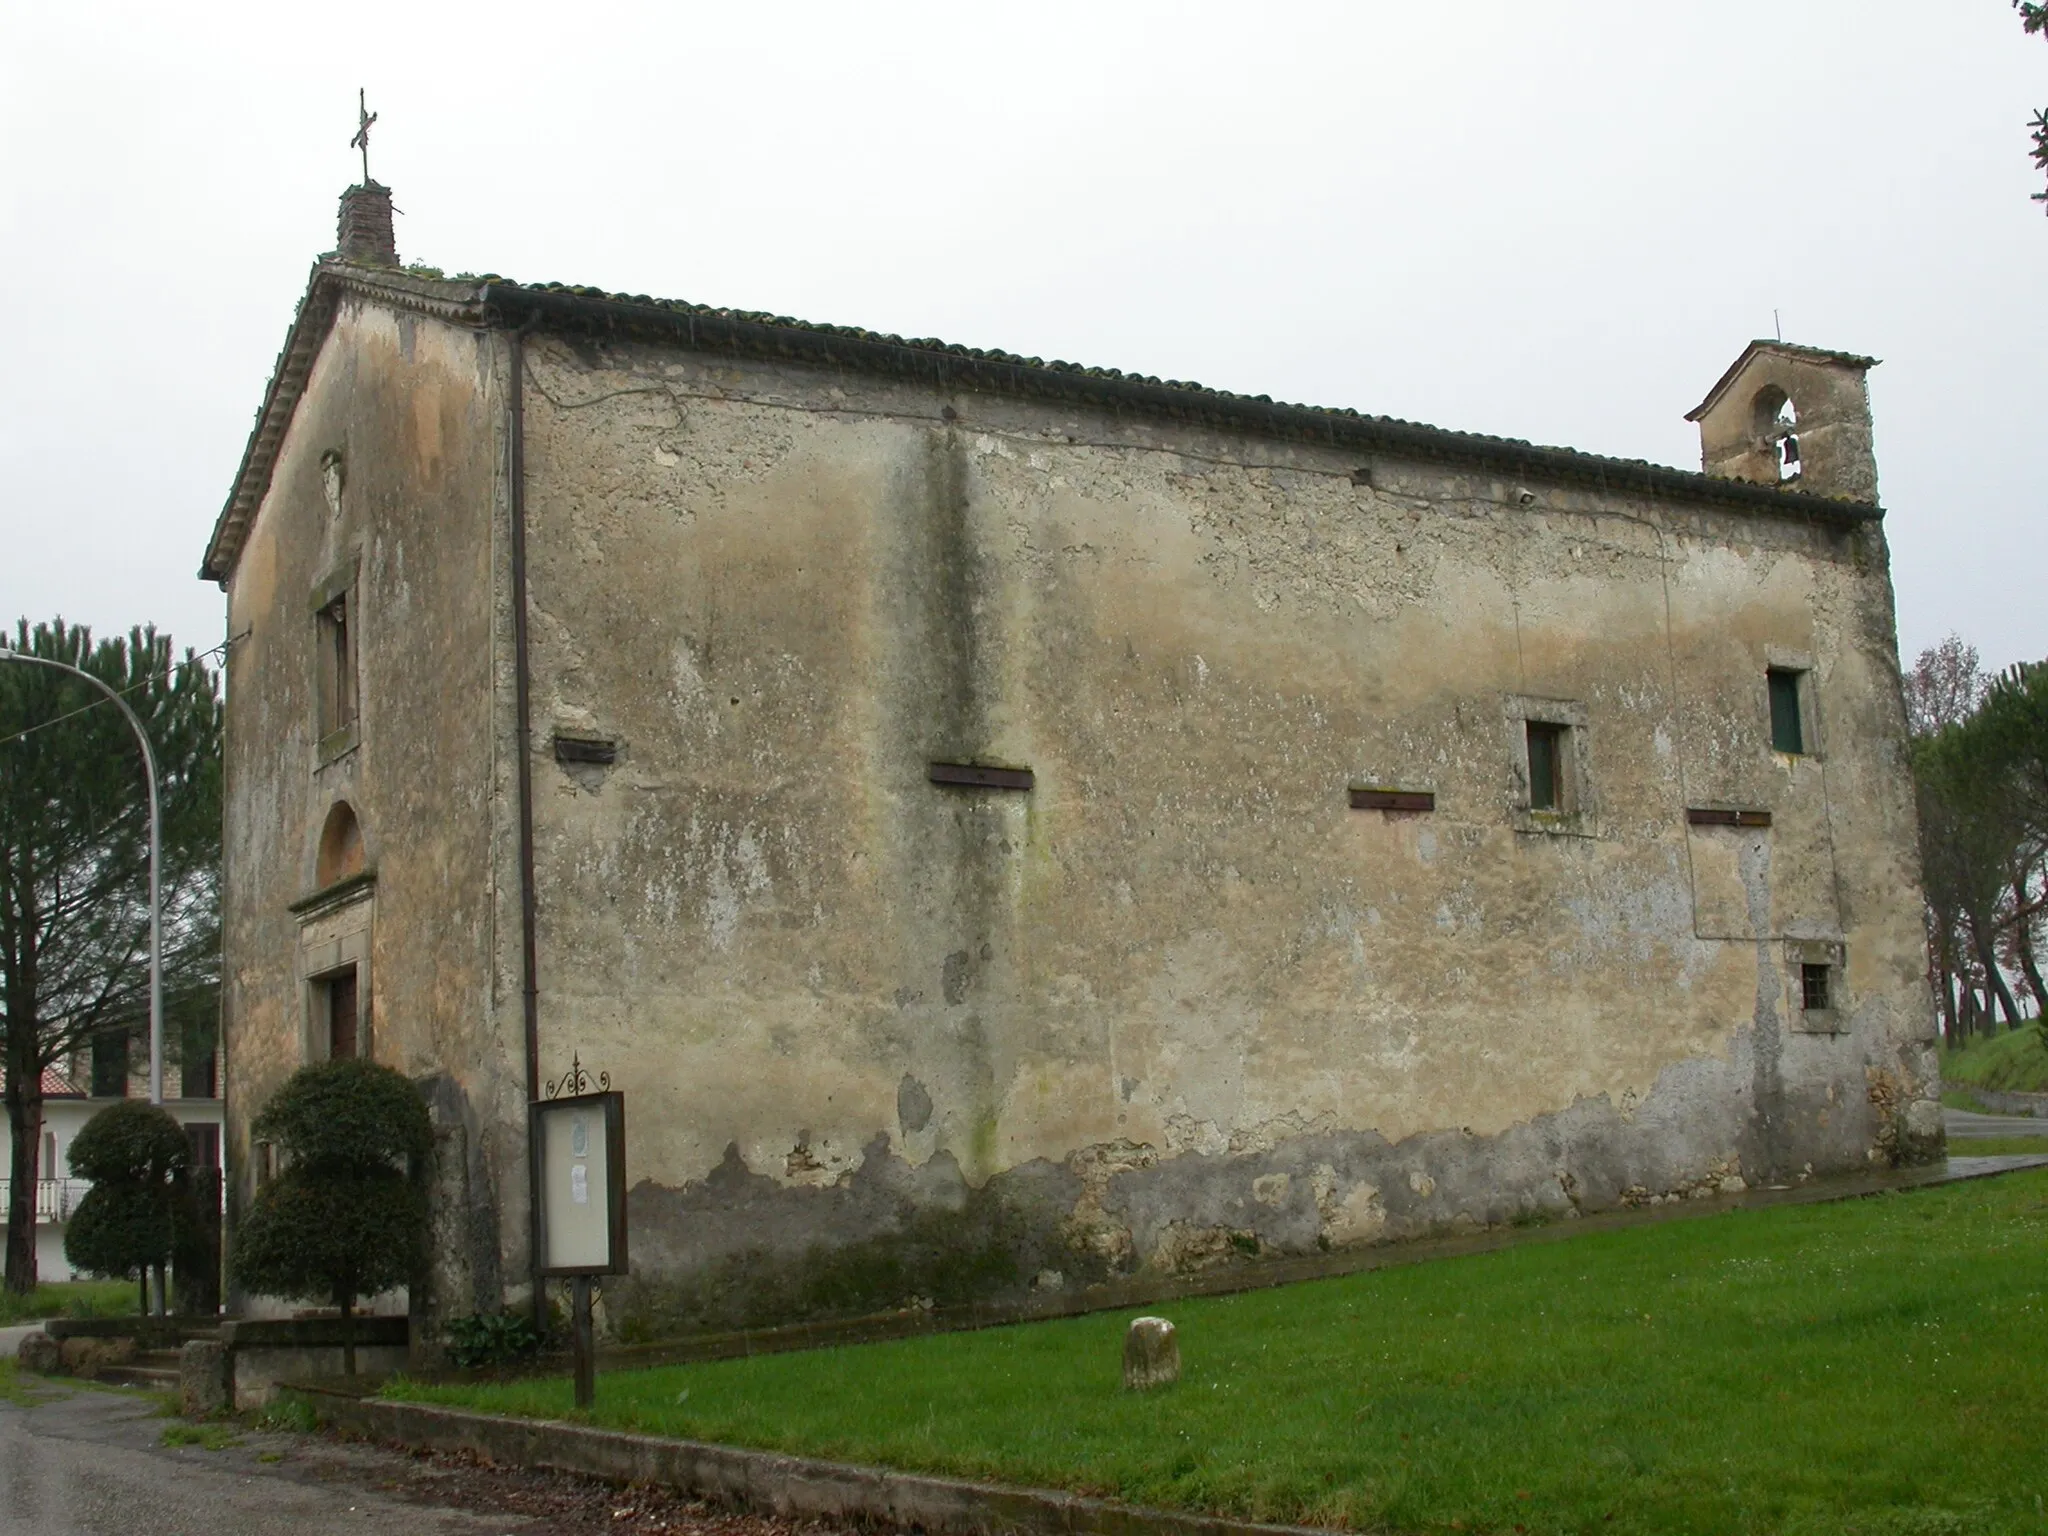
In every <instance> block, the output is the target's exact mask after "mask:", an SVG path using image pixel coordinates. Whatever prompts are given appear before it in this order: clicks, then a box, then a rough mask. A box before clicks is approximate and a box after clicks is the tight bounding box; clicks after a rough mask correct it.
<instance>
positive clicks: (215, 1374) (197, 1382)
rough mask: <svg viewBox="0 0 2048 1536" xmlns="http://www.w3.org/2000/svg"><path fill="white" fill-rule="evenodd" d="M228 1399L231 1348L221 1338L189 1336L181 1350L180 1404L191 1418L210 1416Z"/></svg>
mask: <svg viewBox="0 0 2048 1536" xmlns="http://www.w3.org/2000/svg"><path fill="white" fill-rule="evenodd" d="M232 1406H233V1405H232V1404H231V1403H230V1402H229V1401H228V1349H227V1346H226V1345H225V1344H223V1343H221V1342H220V1340H218V1339H188V1340H187V1341H186V1343H185V1347H184V1348H183V1349H181V1350H179V1351H178V1407H179V1409H180V1411H182V1412H183V1413H184V1415H185V1417H186V1418H188V1419H205V1418H211V1417H212V1416H213V1415H214V1414H216V1413H224V1412H225V1411H227V1409H228V1408H230V1407H232Z"/></svg>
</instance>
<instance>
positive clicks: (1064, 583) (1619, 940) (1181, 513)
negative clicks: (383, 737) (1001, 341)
mask: <svg viewBox="0 0 2048 1536" xmlns="http://www.w3.org/2000/svg"><path fill="white" fill-rule="evenodd" d="M532 356H533V364H532V369H531V382H530V384H529V388H528V394H527V409H528V431H529V440H530V448H529V479H528V497H529V506H530V509H531V510H530V518H531V529H532V534H531V538H532V620H533V635H534V644H533V663H534V676H535V684H534V687H535V692H534V700H535V706H534V707H535V729H536V739H537V744H538V749H539V750H538V752H537V763H536V775H537V777H536V798H537V813H536V820H537V839H538V866H539V879H540V893H541V933H540V961H541V978H542V1052H543V1065H544V1067H545V1069H546V1070H547V1071H549V1072H550V1073H558V1072H560V1071H561V1070H563V1069H564V1068H566V1067H567V1065H568V1063H569V1059H570V1056H571V1054H572V1052H573V1053H580V1055H581V1057H582V1060H583V1062H584V1063H585V1065H586V1066H589V1067H591V1068H593V1069H596V1068H602V1069H604V1070H608V1071H609V1072H610V1073H611V1075H612V1078H613V1081H614V1082H615V1083H616V1084H619V1085H621V1086H623V1087H625V1089H626V1090H627V1093H628V1125H629V1128H630V1135H629V1159H630V1163H631V1171H632V1177H633V1179H634V1181H635V1187H634V1190H633V1195H632V1217H633V1224H634V1225H633V1246H634V1254H635V1261H636V1276H637V1288H629V1294H628V1295H627V1296H626V1297H623V1298H621V1306H622V1307H623V1309H624V1312H625V1314H626V1315H627V1317H628V1318H629V1320H637V1322H638V1323H639V1325H640V1326H644V1327H648V1328H658V1327H664V1326H672V1325H674V1324H676V1323H679V1322H687V1321H692V1320H709V1319H720V1318H732V1317H738V1316H753V1317H770V1316H783V1315H788V1314H790V1313H792V1312H797V1311H804V1310H817V1309H827V1308H833V1307H848V1306H856V1305H868V1304H874V1303H877V1302H881V1303H891V1304H893V1303H895V1302H898V1301H901V1300H902V1299H904V1298H905V1297H906V1296H910V1295H927V1296H934V1297H936V1298H937V1299H940V1300H951V1299H957V1298H960V1297H964V1296H966V1295H970V1294H982V1293H987V1292H990V1291H995V1290H1002V1289H1016V1288H1021V1287H1022V1286H1025V1285H1028V1284H1032V1283H1034V1282H1035V1283H1039V1284H1053V1283H1070V1282H1072V1281H1075V1280H1077V1279H1082V1278H1086V1277H1088V1276H1091V1275H1095V1274H1101V1273H1107V1272H1112V1271H1124V1270H1129V1269H1133V1268H1136V1267H1140V1266H1145V1265H1154V1266H1162V1267H1167V1268H1184V1267H1189V1266H1195V1265H1200V1264H1203V1263H1207V1262H1210V1261H1212V1260H1216V1259H1220V1258H1228V1257H1232V1256H1236V1255H1241V1254H1249V1253H1256V1252H1266V1251H1301V1250H1312V1249H1314V1248H1317V1247H1328V1246H1333V1245H1341V1244H1346V1243H1352V1242H1359V1241H1368V1240H1373V1239H1378V1238H1385V1237H1397V1236H1401V1235H1406V1234H1411V1233H1416V1232H1421V1231H1424V1230H1429V1229H1431V1228H1435V1227H1439V1226H1443V1225H1446V1224H1455V1223H1459V1222H1494V1221H1502V1220H1508V1219H1515V1218H1518V1217H1526V1216H1531V1215H1541V1214H1544V1213H1550V1214H1569V1213H1571V1212H1572V1211H1574V1210H1578V1209H1592V1208H1597V1207H1600V1206H1605V1205H1611V1204H1614V1203H1616V1202H1620V1201H1633V1200H1641V1199H1648V1198H1661V1197H1664V1196H1666V1195H1678V1194H1684V1193H1688V1192H1692V1191H1695V1190H1705V1189H1711V1188H1715V1187H1719V1186H1721V1185H1723V1184H1724V1183H1726V1182H1727V1181H1731V1180H1734V1179H1738V1178H1739V1179H1746V1180H1752V1181H1754V1180H1759V1179H1782V1178H1791V1177H1798V1176H1802V1175H1803V1174H1804V1173H1805V1172H1806V1171H1807V1170H1808V1169H1809V1168H1811V1169H1813V1170H1815V1171H1824V1170H1828V1169H1839V1168H1844V1167H1849V1166H1861V1165H1866V1164H1867V1163H1868V1162H1869V1161H1870V1160H1871V1159H1873V1158H1881V1157H1884V1156H1888V1155H1893V1154H1894V1153H1896V1152H1899V1151H1901V1150H1903V1151H1906V1152H1908V1153H1910V1152H1911V1151H1913V1150H1914V1148H1915V1147H1922V1148H1924V1146H1925V1144H1926V1141H1927V1138H1930V1137H1933V1138H1938V1134H1939V1118H1938V1112H1937V1111H1936V1110H1935V1107H1934V1105H1933V1103H1932V1101H1931V1099H1929V1098H1928V1096H1927V1095H1928V1085H1929V1084H1930V1083H1931V1082H1932V1077H1933V1065H1932V1058H1931V1054H1930V1053H1929V1051H1928V1050H1927V1048H1926V1046H1925V1044H1924V1042H1925V1041H1926V1040H1927V1039H1928V1038H1929V1036H1930V1034H1931V1023H1930V1017H1931V1015H1930V1011H1929V1006H1928V1001H1927V998H1926V995H1925V991H1924V982H1923V980H1922V975H1923V968H1922V963H1921V952H1920V945H1921V938H1920V930H1919V919H1918V897H1917V894H1916V893H1917V875H1916V872H1915V865H1914V858H1913V833H1912V820H1911V818H1912V808H1911V803H1910V798H1909V789H1908V781H1907V777H1906V773H1905V765H1904V762H1903V757H1902V750H1901V743H1902V739H1903V722H1902V720H1901V718H1900V708H1899V700H1898V686H1897V676H1896V660H1895V656H1894V651H1893V640H1892V633H1893V629H1892V617H1891V611H1890V594H1889V584H1888V577H1887V574H1886V567H1885V552H1884V547H1883V543H1882V539H1881V536H1880V535H1879V534H1878V533H1877V531H1876V530H1875V529H1865V530H1862V531H1856V532H1849V531H1843V530H1840V529H1834V528H1828V527H1823V526H1820V525H1818V524H1814V523H1808V522H1803V521H1797V520H1790V519H1786V520H1779V519H1774V518H1771V517H1768V516H1764V515H1760V514H1751V513H1731V512H1726V511H1718V510H1713V509H1709V508H1705V507H1700V506H1689V505H1677V504H1663V505H1659V504H1655V503H1652V502H1648V501H1641V500H1632V499H1629V498H1626V497H1622V496H1617V495H1606V494H1599V493H1594V492H1589V491H1586V490H1582V489H1579V490H1573V489H1564V488H1560V487H1554V486H1545V485H1541V484H1537V485H1531V486H1523V485H1516V484H1503V483H1497V482H1492V481H1488V480H1486V479H1484V478H1480V477H1473V476H1469V475H1464V474H1460V473H1457V472H1452V471H1446V470H1443V469H1439V468H1432V467H1429V466H1425V465H1420V464H1406V463H1397V462H1382V463H1378V464H1374V465H1371V466H1361V465H1359V464H1357V463H1356V462H1354V461H1352V460H1349V459H1346V458H1343V457H1340V456H1337V455H1334V454H1328V453H1323V452H1319V451H1317V450H1313V449H1307V448H1303V447H1300V446H1290V445H1287V444H1283V443H1276V442H1270V441H1266V440H1263V439H1257V438H1251V437H1229V436H1222V435H1216V434H1211V433H1207V432H1204V431H1200V430H1196V429H1194V428H1180V427H1172V426H1165V425H1160V424H1157V423H1145V422H1139V421H1118V420H1110V419H1103V418H1097V417H1092V416H1083V415H1078V414H1075V413H1072V412H1069V411H1066V410H1065V409H1063V408H1055V407H1050V406H1041V405H1028V404H1021V403H1016V402H1006V401H1001V400H993V399H988V398H980V397H972V396H943V397H942V396H939V395H935V394H930V393H926V392H922V391H918V390H914V389H911V388H908V387H898V386H894V385H888V384H883V383H878V382H875V381H873V380H867V379H859V378H852V377H832V376H821V375H813V374H805V373H801V372H797V371H794V370H778V369H775V368H771V367H769V366H766V365H755V364H733V363H726V362H720V361H717V360H713V359H707V358H704V357H701V356H695V355H691V354H688V353H684V352H680V351H665V350H661V349H656V348H647V349H636V348H629V347H619V348H615V349H606V348H601V347H599V346H597V345H595V344H591V343H586V342H579V343H575V344H573V345H572V344H570V343H568V342H565V341H556V340H550V339H546V338H538V339H536V341H535V342H534V344H533V354H532ZM1361 469H1369V471H1370V472H1369V474H1366V475H1363V476H1360V475H1359V474H1357V472H1358V471H1360V470H1361ZM1361 480H1362V481H1364V482H1366V483H1361ZM1785 664H1796V665H1799V666H1802V667H1805V668H1809V669H1810V673H1809V677H1810V690H1811V702H1812V706H1813V713H1814V716H1815V718H1816V720H1817V721H1818V725H1819V729H1818V746H1819V750H1818V751H1817V752H1815V753H1813V754H1811V755H1809V756H1807V757H1802V758H1797V759H1787V758H1783V757H1780V756H1777V755H1775V754H1773V753H1772V752H1771V751H1770V748H1769V738H1768V711H1767V708H1766V701H1765V692H1764V671H1765V668H1766V666H1767V665H1785ZM1531 701H1534V702H1531ZM1543 701H1561V707H1562V709H1563V713H1564V715H1565V716H1566V717H1569V718H1571V719H1573V720H1575V721H1576V722H1577V723H1579V724H1580V726H1581V731H1580V739H1581V742H1582V745H1583V756H1582V759H1581V762H1582V766H1583V768H1584V770H1585V774H1586V777H1585V782H1584V784H1583V790H1584V798H1583V802H1582V805H1581V809H1580V811H1579V814H1578V815H1576V816H1574V817H1567V818H1564V819H1562V820H1561V821H1559V822H1555V823H1548V822H1545V821H1544V819H1542V818H1536V817H1532V816H1531V815H1530V814H1529V813H1528V811H1527V810H1526V785H1525V784H1524V783H1523V768H1522V764H1521V756H1520V741H1521V730H1522V726H1521V721H1520V715H1519V714H1518V713H1517V711H1518V710H1521V709H1527V708H1533V709H1536V710H1539V711H1541V710H1543V709H1545V708H1557V707H1560V706H1559V705H1558V704H1555V703H1554V704H1550V705H1546V704H1545V703H1544V702H1543ZM552 730H563V731H568V732H573V733H578V734H592V733H595V734H601V735H609V736H613V737H616V738H617V739H618V741H619V743H620V746H621V751H620V756H619V760H618V762H617V763H616V765H614V766H612V767H609V768H604V767H596V766H593V765H587V764H579V765H562V764H557V763H555V762H553V761H552V760H551V759H550V758H549V757H548V755H547V751H546V743H547V738H548V735H549V733H550V732H551V731H552ZM936 758H961V759H964V758H973V759H976V760H979V761H983V762H990V763H1001V764H1007V765H1012V766H1029V767H1030V768H1031V769H1033V770H1034V772H1035V773H1036V775H1037V783H1036V787H1035V789H1033V790H1032V791H1031V792H1030V793H1028V794H1016V793H1005V792H1000V791H993V790H961V789H952V788H941V787H938V786H935V785H932V784H930V783H929V782H927V779H926V768H927V764H928V763H929V762H930V761H931V760H933V759H936ZM1354 783H1376V784H1396V785H1400V786H1402V787H1410V788H1421V789H1431V790H1434V791H1435V793H1436V796H1437V802H1436V804H1437V808H1436V810H1435V811H1434V812H1433V813H1431V814H1428V815H1423V816H1406V815H1391V814H1385V813H1380V812H1357V811H1352V810H1350V809H1348V808H1347V800H1346V787H1347V785H1348V784H1354ZM1703 804H1716V805H1742V806H1754V807H1758V808H1767V809H1770V810H1772V811H1773V813H1774V816H1775V824H1774V826H1773V827H1772V828H1771V829H1770V830H1768V831H1764V832H1744V833H1740V834H1738V833H1736V832H1734V831H1730V830H1721V829H1706V828H1699V829H1690V830H1689V829H1688V827H1687V825H1686V819H1685V810H1686V807H1687V806H1688V805H1703ZM1809 939H1810V940H1816V941H1832V942H1840V943H1842V944H1843V945H1844V946H1845V947H1844V950H1843V954H1844V955H1845V957H1846V977H1845V978H1844V983H1845V984H1844V992H1845V996H1844V997H1843V999H1842V1006H1841V1007H1840V1008H1839V1010H1838V1015H1839V1018H1838V1022H1839V1023H1840V1024H1841V1026H1842V1027H1841V1029H1840V1030H1839V1032H1835V1033H1825V1034H1823V1033H1814V1032H1811V1031H1809V1030H1806V1029H1802V1028H1801V1027H1799V1026H1800V1023H1801V1020H1800V1018H1799V1014H1798V995H1797V989H1796V983H1797V970H1796V960H1795V959H1794V958H1792V952H1791V951H1788V949H1787V944H1788V942H1789V941H1795V940H1809ZM1902 1131H1909V1132H1910V1133H1911V1134H1910V1135H1908V1136H1907V1137H1906V1141H1905V1143H1902V1142H1901V1140H1900V1137H1901V1134H1902ZM1916 1137H1917V1138H1919V1139H1918V1140H1917V1141H1916V1140H1915V1139H1914V1138H1916ZM509 1241H510V1240H509V1239H508V1242H509ZM1052 1272H1057V1274H1058V1276H1059V1277H1060V1279H1059V1281H1057V1282H1056V1281H1055V1280H1054V1278H1053V1273H1052Z"/></svg>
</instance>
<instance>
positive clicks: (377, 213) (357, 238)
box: [335, 181, 398, 267]
mask: <svg viewBox="0 0 2048 1536" xmlns="http://www.w3.org/2000/svg"><path fill="white" fill-rule="evenodd" d="M340 224H341V229H340V235H339V238H338V243H337V248H336V251H335V254H336V255H338V256H340V257H341V259H342V260H343V261H360V262H363V263H365V264H367V265H369V266H373V267H395V266H397V265H398V242H397V240H396V239H395V238H394V237H393V235H392V233H391V189H390V188H389V187H387V186H384V185H382V184H381V183H379V182H374V181H366V182H364V183H363V184H362V185H361V186H359V187H350V188H349V189H348V190H347V191H346V192H344V193H342V194H341V220H340Z"/></svg>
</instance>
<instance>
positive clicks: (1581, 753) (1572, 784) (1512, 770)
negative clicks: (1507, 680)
mask: <svg viewBox="0 0 2048 1536" xmlns="http://www.w3.org/2000/svg"><path fill="white" fill-rule="evenodd" d="M1502 717H1503V723H1504V727H1505V732H1506V747H1507V762H1508V786H1507V800H1508V819H1509V821H1510V822H1511V823H1512V824H1513V826H1514V829H1515V830H1516V831H1517V832H1534V833H1543V834H1546V835H1549V836H1552V837H1598V836H1599V835H1600V801H1599V796H1598V794H1597V792H1596V790H1595V787H1594V780H1593V756H1592V742H1591V737H1592V729H1591V721H1592V716H1591V712H1590V711H1589V710H1588V709H1587V708H1586V705H1585V704H1584V702H1583V701H1581V700H1578V699H1557V698H1547V697H1543V696H1541V695H1538V694H1528V693H1510V694H1506V695H1503V700H1502ZM1532 723H1533V724H1536V725H1556V726H1563V727H1564V728H1565V736H1564V744H1565V753H1564V758H1563V764H1562V766H1563V768H1564V773H1565V784H1564V800H1565V805H1564V808H1563V809H1561V810H1538V809H1537V808H1536V807H1534V806H1533V805H1531V804H1530V803H1529V790H1530V784H1529V777H1530V776H1529V727H1530V725H1531V724H1532Z"/></svg>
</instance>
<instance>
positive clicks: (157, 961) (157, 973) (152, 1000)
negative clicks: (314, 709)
mask: <svg viewBox="0 0 2048 1536" xmlns="http://www.w3.org/2000/svg"><path fill="white" fill-rule="evenodd" d="M0 661H31V662H34V663H35V664H36V665H37V666H39V667H55V668H56V669H57V670H58V671H60V672H69V673H70V674H71V675H72V676H73V677H82V678H84V679H85V680H86V681H87V682H88V683H91V684H92V685H93V687H95V688H97V689H99V691H100V692H101V693H104V694H105V695H106V696H107V697H108V698H110V699H112V700H113V701H114V703H115V704H116V705H118V706H119V707H120V710H121V713H122V714H124V715H126V716H127V717H128V724H129V726H130V727H131V728H132V729H133V730H134V732H135V739H136V740H137V741H139V742H141V743H142V765H143V767H144V768H145V769H146V770H147V771H148V775H149V1102H150V1103H152V1104H161V1103H163V1101H164V933H163V921H164V914H163V899H162V891H161V888H160V886H159V878H160V876H159V870H158V866H159V865H160V864H161V863H162V862H163V818H162V814H161V812H160V810H159V808H158V806H157V799H156V752H155V750H154V749H153V748H151V746H150V744H149V732H147V731H145V730H144V729H143V728H142V720H141V717H140V716H138V715H137V714H136V713H135V711H134V710H132V709H130V708H129V707H128V701H127V700H126V699H124V698H122V697H121V695H120V694H118V693H116V692H115V691H114V690H113V689H112V688H109V687H108V686H107V685H106V684H105V683H103V682H101V681H100V680H99V679H98V678H96V677H94V676H93V675H92V674H91V673H90V672H87V671H84V670H82V669H80V668H78V667H74V666H72V665H71V664H70V663H69V662H64V661H52V660H50V658H49V657H47V656H31V655H29V654H28V653H27V652H26V651H17V650H11V649H8V648H7V647H4V646H0Z"/></svg>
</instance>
